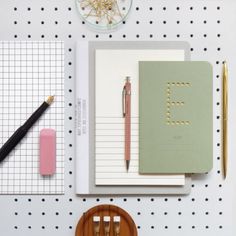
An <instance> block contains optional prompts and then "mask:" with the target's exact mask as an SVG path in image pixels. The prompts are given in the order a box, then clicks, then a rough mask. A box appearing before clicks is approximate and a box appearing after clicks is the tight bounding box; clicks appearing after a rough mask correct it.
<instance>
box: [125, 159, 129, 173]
mask: <svg viewBox="0 0 236 236" xmlns="http://www.w3.org/2000/svg"><path fill="white" fill-rule="evenodd" d="M126 170H127V172H128V171H129V160H126Z"/></svg>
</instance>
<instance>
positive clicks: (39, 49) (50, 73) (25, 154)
mask: <svg viewBox="0 0 236 236" xmlns="http://www.w3.org/2000/svg"><path fill="white" fill-rule="evenodd" d="M49 95H55V102H54V103H53V104H52V105H51V106H50V108H49V109H48V110H47V111H46V112H45V114H44V115H43V116H42V117H41V118H40V120H39V121H37V122H36V124H35V125H34V126H33V128H32V129H30V131H29V132H28V133H27V135H26V137H25V138H24V139H23V140H22V141H21V143H20V144H19V145H17V147H16V148H15V149H14V150H13V151H12V152H11V153H10V155H9V157H7V158H6V159H5V160H4V161H3V162H2V163H0V194H62V193H63V192H64V43H63V42H59V41H58V42H54V41H50V42H48V41H2V42H0V146H1V145H3V143H5V142H6V141H7V139H8V138H9V137H10V136H11V135H12V133H13V132H14V131H15V130H16V129H17V128H18V127H19V126H20V125H22V124H23V123H24V122H25V121H26V120H27V118H28V117H29V116H30V115H31V114H32V113H33V112H34V111H35V110H36V109H37V108H38V107H39V106H40V105H41V103H42V102H43V101H44V100H45V98H47V96H49ZM43 128H53V129H55V130H56V136H57V140H56V145H57V150H56V152H57V161H56V173H55V174H54V175H53V176H50V177H42V176H40V174H39V132H40V130H41V129H43Z"/></svg>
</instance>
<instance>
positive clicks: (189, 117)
mask: <svg viewBox="0 0 236 236" xmlns="http://www.w3.org/2000/svg"><path fill="white" fill-rule="evenodd" d="M212 78H213V75H212V66H211V65H210V64H209V63H207V62H190V61H189V62H186V61H185V62H159V61H153V62H151V61H148V62H140V63H139V172H140V173H141V174H157V173H204V172H207V171H209V170H210V169H211V168H212V165H213V111H212V110H213V104H212V100H213V95H212V85H213V80H212Z"/></svg>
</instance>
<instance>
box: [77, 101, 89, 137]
mask: <svg viewBox="0 0 236 236" xmlns="http://www.w3.org/2000/svg"><path fill="white" fill-rule="evenodd" d="M76 131H77V135H78V136H81V135H85V134H86V133H87V102H86V100H85V99H81V98H78V99H77V103H76Z"/></svg>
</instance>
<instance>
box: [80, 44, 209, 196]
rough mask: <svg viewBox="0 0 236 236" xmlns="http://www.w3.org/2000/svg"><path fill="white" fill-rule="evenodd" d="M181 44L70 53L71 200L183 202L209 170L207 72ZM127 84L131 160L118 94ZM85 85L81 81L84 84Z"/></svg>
mask: <svg viewBox="0 0 236 236" xmlns="http://www.w3.org/2000/svg"><path fill="white" fill-rule="evenodd" d="M188 49H189V47H188V44H186V43H182V42H178V43H177V42H172V43H170V42H169V43H165V42H162V43H161V42H148V43H145V42H135V43H134V42H125V43H121V42H89V43H88V42H83V43H82V42H80V43H78V45H77V64H78V65H77V69H78V71H77V75H78V81H77V101H76V105H77V108H76V109H77V110H76V111H77V121H76V123H77V193H78V194H145V193H146V194H186V193H189V192H190V183H191V179H190V177H188V176H186V174H191V173H205V172H207V171H209V170H210V169H211V168H212V159H213V158H212V155H213V150H212V149H213V145H212V142H213V136H212V125H213V124H212V68H211V66H210V64H208V63H206V62H190V61H185V60H189V55H188ZM126 76H130V77H131V142H130V145H131V160H130V167H129V171H128V172H127V170H126V166H125V160H124V159H125V157H124V149H125V140H124V137H125V136H124V134H125V126H124V118H123V116H122V115H123V114H122V89H123V86H124V83H125V77H126ZM84 78H87V80H84Z"/></svg>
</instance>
